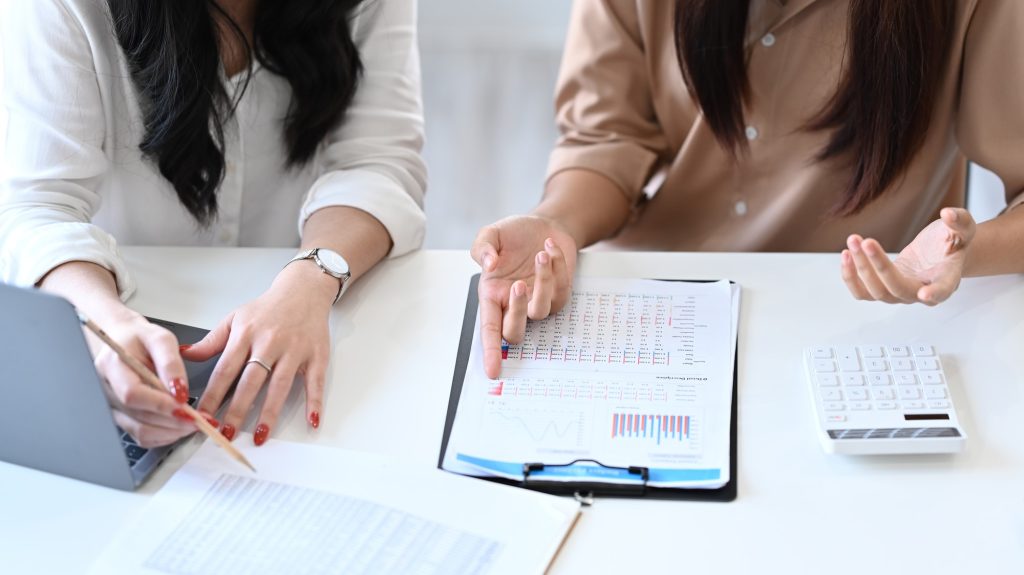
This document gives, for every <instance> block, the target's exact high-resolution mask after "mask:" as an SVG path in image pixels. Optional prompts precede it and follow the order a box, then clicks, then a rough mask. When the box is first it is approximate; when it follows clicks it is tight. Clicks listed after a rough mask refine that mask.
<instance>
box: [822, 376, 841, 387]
mask: <svg viewBox="0 0 1024 575" xmlns="http://www.w3.org/2000/svg"><path fill="white" fill-rule="evenodd" d="M838 385H839V377H838V376H836V375H834V374H831V373H819V374H818V387H836V386H838Z"/></svg>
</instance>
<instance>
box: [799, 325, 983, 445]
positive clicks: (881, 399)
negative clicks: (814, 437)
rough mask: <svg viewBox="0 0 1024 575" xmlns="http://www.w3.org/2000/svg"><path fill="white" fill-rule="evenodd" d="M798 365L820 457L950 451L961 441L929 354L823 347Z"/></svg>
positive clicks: (937, 365) (898, 348) (928, 349)
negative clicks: (804, 380) (822, 452)
mask: <svg viewBox="0 0 1024 575" xmlns="http://www.w3.org/2000/svg"><path fill="white" fill-rule="evenodd" d="M804 365H805V367H806V370H807V378H808V381H809V383H810V390H811V397H812V398H813V401H814V409H815V412H816V415H817V419H818V429H819V431H820V433H819V434H818V435H819V438H820V439H821V444H822V446H823V447H824V448H825V451H826V452H828V453H840V454H850V455H866V454H881V453H952V452H957V451H961V450H962V449H963V448H964V443H965V441H966V439H967V436H966V434H965V433H964V430H963V428H962V427H961V425H960V421H959V419H957V416H956V409H955V408H954V407H953V398H952V396H951V395H950V393H949V382H948V380H947V379H946V373H945V371H944V370H943V369H942V360H941V359H940V358H939V355H938V354H937V353H936V352H935V348H934V347H932V346H931V345H927V344H914V345H823V346H818V347H809V348H807V349H806V350H805V351H804Z"/></svg>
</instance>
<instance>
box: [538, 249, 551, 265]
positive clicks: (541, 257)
mask: <svg viewBox="0 0 1024 575" xmlns="http://www.w3.org/2000/svg"><path fill="white" fill-rule="evenodd" d="M537 263H539V264H540V265H542V266H543V265H547V263H548V253H547V252H540V253H539V254H537Z"/></svg>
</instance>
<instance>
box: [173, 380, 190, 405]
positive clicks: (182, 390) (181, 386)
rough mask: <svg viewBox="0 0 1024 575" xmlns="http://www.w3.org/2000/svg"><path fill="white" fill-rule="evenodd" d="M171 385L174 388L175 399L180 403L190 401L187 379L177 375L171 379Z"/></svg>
mask: <svg viewBox="0 0 1024 575" xmlns="http://www.w3.org/2000/svg"><path fill="white" fill-rule="evenodd" d="M171 387H173V388H174V399H175V400H176V401H177V402H178V403H185V402H186V401H188V386H187V385H185V381H184V380H183V379H181V378H180V377H176V378H174V379H172V380H171Z"/></svg>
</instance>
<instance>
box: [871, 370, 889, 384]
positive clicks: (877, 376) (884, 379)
mask: <svg viewBox="0 0 1024 575" xmlns="http://www.w3.org/2000/svg"><path fill="white" fill-rule="evenodd" d="M868 379H869V380H871V385H891V384H892V379H890V378H889V374H888V373H873V374H871V375H870V376H868Z"/></svg>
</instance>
